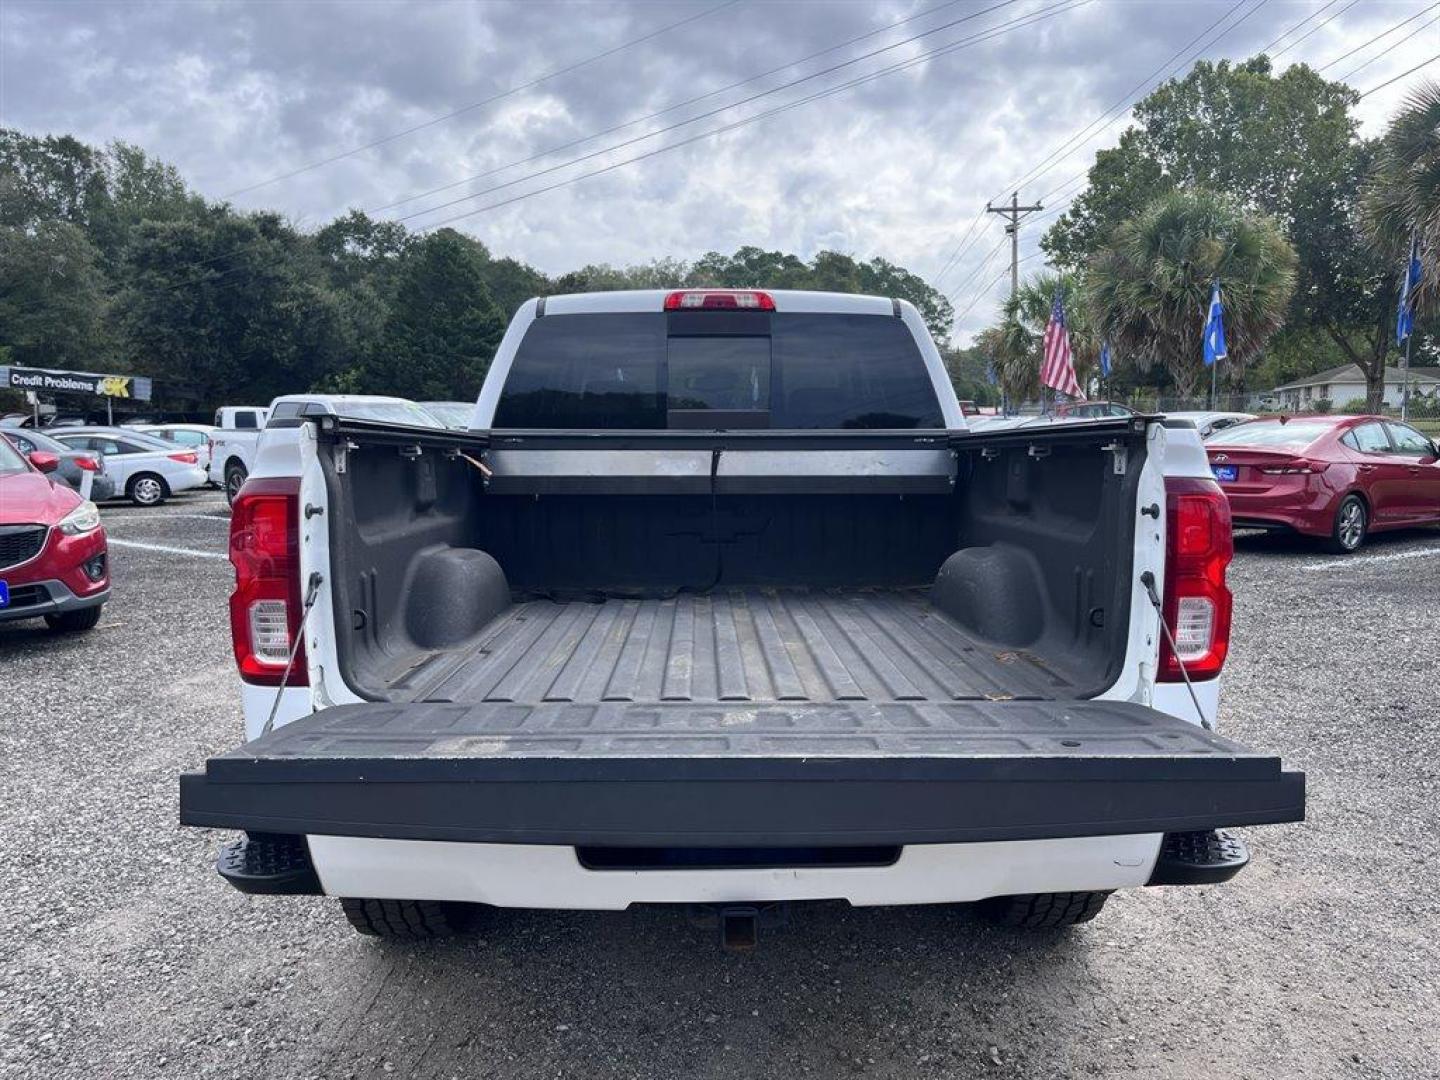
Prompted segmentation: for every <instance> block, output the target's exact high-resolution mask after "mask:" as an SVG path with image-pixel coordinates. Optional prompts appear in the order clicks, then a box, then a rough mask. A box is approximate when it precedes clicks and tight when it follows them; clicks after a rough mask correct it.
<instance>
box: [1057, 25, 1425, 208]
mask: <svg viewBox="0 0 1440 1080" xmlns="http://www.w3.org/2000/svg"><path fill="white" fill-rule="evenodd" d="M1336 2H1337V0H1330V3H1327V4H1326V5H1324V7H1321V8H1320V9H1319V11H1315V12H1312V13H1311V14H1309V15H1307V16H1306V17H1305V18H1303V19H1301V20H1300V21H1299V22H1297V23H1295V24H1294V25H1293V26H1291V27H1290V28H1289V29H1287V30H1285V31H1284V33H1282V34H1281V35H1280V36H1279V37H1278V38H1276V39H1275V41H1272V42H1271V43H1270V45H1267V46H1266V47H1265V49H1261V50H1260V51H1261V52H1265V51H1266V50H1268V49H1269V48H1270V47H1271V46H1273V45H1275V44H1276V42H1279V41H1283V40H1284V39H1285V38H1287V37H1289V36H1290V35H1291V34H1293V33H1294V32H1295V31H1296V30H1298V29H1300V27H1302V26H1304V25H1305V24H1306V23H1307V22H1309V21H1310V20H1311V19H1313V18H1315V16H1317V15H1319V14H1321V13H1323V12H1324V11H1325V9H1326V8H1328V7H1331V6H1332V5H1333V4H1334V3H1336ZM1264 3H1265V0H1261V2H1260V3H1259V4H1257V5H1256V6H1255V7H1253V8H1251V9H1250V10H1249V11H1248V12H1246V13H1245V14H1244V15H1243V16H1242V17H1241V18H1240V19H1238V20H1236V22H1235V23H1234V24H1232V25H1231V26H1229V27H1228V28H1226V29H1225V30H1223V31H1221V33H1220V34H1219V35H1216V37H1215V38H1213V39H1211V41H1209V42H1206V43H1205V44H1204V45H1202V46H1200V48H1199V49H1197V50H1195V51H1194V52H1192V53H1191V54H1190V55H1189V56H1188V57H1186V59H1185V60H1184V61H1182V62H1181V63H1180V64H1177V65H1175V67H1173V68H1171V74H1173V73H1174V72H1175V71H1176V70H1178V69H1179V68H1181V67H1183V66H1184V65H1185V64H1188V63H1191V62H1193V61H1194V59H1195V58H1196V56H1198V55H1199V54H1200V53H1201V52H1203V51H1204V50H1205V49H1206V48H1208V47H1209V46H1210V45H1211V44H1213V43H1214V42H1215V41H1218V40H1219V38H1220V37H1221V36H1223V35H1224V34H1228V33H1229V32H1230V31H1232V30H1234V29H1236V28H1238V27H1239V26H1240V24H1241V23H1243V22H1245V21H1246V20H1247V19H1249V18H1250V17H1251V16H1252V15H1254V14H1255V13H1256V12H1257V11H1259V10H1260V8H1261V7H1263V6H1264ZM1237 6H1238V5H1237ZM1437 6H1440V5H1437ZM1233 12H1234V8H1232V9H1231V10H1230V11H1227V12H1226V13H1225V14H1224V15H1222V16H1221V17H1220V19H1219V20H1217V23H1218V22H1223V21H1224V20H1225V19H1227V18H1228V17H1229V16H1230V15H1231V14H1233ZM1215 25H1216V23H1212V24H1211V27H1212V28H1213V27H1214V26H1215ZM1208 32H1209V31H1208V29H1207V30H1206V31H1205V33H1208ZM1201 36H1202V37H1203V36H1204V33H1202V34H1201ZM1193 41H1194V39H1192V43H1193ZM1181 52H1184V49H1182V50H1181ZM1175 55H1177V56H1178V55H1179V53H1177V54H1175ZM1171 59H1172V60H1173V59H1174V57H1173V56H1172V57H1171ZM1167 62H1168V61H1167ZM1152 75H1153V73H1152ZM1147 82H1148V80H1147ZM1114 111H1115V109H1114V108H1113V107H1112V108H1111V109H1109V110H1107V111H1106V113H1105V114H1101V115H1102V118H1103V116H1105V115H1107V114H1108V113H1110V112H1114ZM1115 119H1118V115H1117V116H1116V117H1115ZM1090 168H1091V166H1089V165H1087V166H1085V168H1083V169H1081V170H1080V171H1079V172H1078V173H1076V174H1075V175H1074V176H1072V177H1071V178H1070V179H1069V180H1066V181H1064V182H1063V183H1061V184H1057V185H1056V186H1055V187H1053V188H1051V189H1050V190H1049V191H1048V192H1046V193H1045V194H1044V195H1042V196H1040V201H1041V202H1046V201H1048V200H1049V199H1050V197H1051V196H1052V195H1054V194H1055V193H1056V192H1058V191H1061V190H1063V189H1064V188H1066V187H1069V186H1070V185H1071V184H1073V183H1074V182H1075V181H1077V180H1081V179H1084V178H1085V177H1086V176H1088V175H1089V173H1090ZM1041 175H1043V173H1042V174H1041Z"/></svg>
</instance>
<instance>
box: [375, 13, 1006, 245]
mask: <svg viewBox="0 0 1440 1080" xmlns="http://www.w3.org/2000/svg"><path fill="white" fill-rule="evenodd" d="M1017 3H1019V0H1000V2H999V3H996V4H992V5H991V6H990V7H987V8H982V9H981V10H979V11H974V12H971V13H970V14H969V15H962V16H961V17H960V18H958V19H952V20H951V21H950V22H947V23H942V24H940V25H939V26H936V27H934V28H932V29H930V30H924V31H922V32H920V33H918V34H915V35H913V36H911V37H908V38H902V39H901V40H899V41H896V42H894V43H892V44H890V45H884V46H882V47H881V48H878V49H872V50H871V51H870V52H868V53H861V54H860V55H859V56H853V57H851V58H850V59H849V60H844V61H841V62H840V63H838V64H832V65H831V66H830V67H827V68H821V69H820V70H819V71H816V72H813V73H812V74H810V75H805V76H802V77H801V78H798V79H791V80H790V81H789V82H784V83H781V84H780V85H778V86H772V87H771V88H770V89H769V90H762V91H760V92H759V93H756V94H751V95H750V96H749V97H746V98H741V99H740V100H739V101H732V102H730V103H729V104H728V105H720V106H717V107H716V108H713V109H710V110H708V111H706V112H702V113H697V114H696V115H694V116H691V117H688V118H686V119H684V120H677V121H676V122H675V123H673V124H667V125H666V126H665V127H661V128H656V129H655V130H654V131H649V132H646V133H645V134H644V135H636V136H634V137H633V138H629V139H625V140H624V141H622V142H618V143H612V144H611V145H609V146H605V147H602V148H601V149H599V150H592V151H590V152H589V153H587V154H581V155H580V156H579V157H573V158H570V159H569V160H568V161H562V162H559V163H558V164H555V165H549V166H546V167H545V168H543V169H537V170H535V171H534V172H531V173H529V174H527V175H525V176H521V177H517V178H516V179H514V180H507V181H505V182H504V183H503V184H493V185H491V186H490V187H487V188H483V189H482V190H480V191H472V192H471V193H470V194H468V195H461V196H460V197H459V198H455V199H450V200H448V201H447V202H442V203H436V204H435V205H434V206H428V207H426V208H425V209H423V210H412V211H411V212H410V213H408V214H401V215H399V216H398V217H394V218H391V219H390V220H391V221H410V220H411V219H413V218H417V217H424V216H425V215H427V214H433V213H435V212H437V211H439V210H445V209H447V208H449V207H451V206H458V205H459V204H460V203H463V202H469V201H470V200H472V199H478V198H480V197H481V196H483V195H490V194H493V193H494V192H496V191H503V190H504V189H505V188H509V187H514V186H515V185H517V184H523V183H525V182H526V181H527V180H536V179H539V178H540V177H542V176H548V175H549V174H550V173H553V172H558V171H559V170H561V169H568V168H569V167H570V166H572V165H578V164H580V163H581V162H582V161H592V160H594V159H595V158H597V157H603V156H604V155H606V154H610V153H614V152H615V151H616V150H623V149H625V147H627V146H634V145H635V144H636V143H642V142H645V141H647V140H649V139H653V138H655V137H656V136H659V135H665V134H667V133H669V132H671V131H675V130H677V129H679V128H682V127H688V126H689V125H691V124H695V123H698V122H699V121H701V120H708V119H710V118H711V117H714V116H718V115H720V114H721V113H726V112H729V111H730V110H731V109H737V108H739V107H740V106H742V105H748V104H750V103H752V102H755V101H759V100H760V99H761V98H767V97H770V96H771V95H772V94H778V93H780V92H781V91H782V90H789V89H791V88H792V87H795V86H799V85H800V84H801V83H806V82H811V81H812V80H814V79H819V78H822V77H823V76H825V75H832V74H834V73H835V72H837V71H841V70H843V69H844V68H847V67H853V66H854V65H856V64H858V63H861V62H862V61H865V60H870V59H873V58H874V57H876V56H879V55H881V54H882V53H887V52H892V51H893V50H895V49H898V48H901V47H902V46H905V45H912V44H914V43H915V42H917V41H919V40H921V39H922V38H925V37H929V36H930V35H931V34H938V33H940V32H941V31H944V30H951V29H953V28H955V27H956V26H959V25H960V24H961V23H967V22H971V21H973V20H975V19H978V18H980V17H982V16H984V15H989V14H991V13H992V12H995V11H999V10H1000V9H1001V8H1005V7H1011V6H1013V5H1015V4H1017ZM1000 25H1001V26H1004V25H1006V24H1003V23H1002V24H1000ZM991 29H992V30H993V29H996V27H992V28H991ZM942 47H943V46H942ZM760 115H764V114H760Z"/></svg>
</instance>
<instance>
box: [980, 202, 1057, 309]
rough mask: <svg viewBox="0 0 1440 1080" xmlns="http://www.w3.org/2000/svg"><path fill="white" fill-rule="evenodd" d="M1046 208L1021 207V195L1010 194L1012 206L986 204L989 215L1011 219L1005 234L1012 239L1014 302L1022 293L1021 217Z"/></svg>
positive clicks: (1011, 282) (1011, 284)
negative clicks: (1001, 215) (1017, 295)
mask: <svg viewBox="0 0 1440 1080" xmlns="http://www.w3.org/2000/svg"><path fill="white" fill-rule="evenodd" d="M1044 209H1045V207H1043V206H1041V205H1040V204H1039V203H1036V204H1035V205H1034V206H1021V205H1020V193H1019V192H1018V191H1014V192H1011V193H1010V205H1009V206H1006V205H1005V204H1004V203H1001V204H1000V205H999V206H991V205H990V204H989V203H988V202H987V203H986V204H985V212H986V213H987V214H1003V215H1004V216H1005V217H1007V218H1009V219H1010V221H1009V223H1008V224H1007V225H1006V226H1005V232H1006V234H1007V235H1008V236H1009V237H1010V298H1011V299H1012V300H1013V299H1014V298H1015V296H1016V294H1018V293H1019V292H1020V220H1021V218H1020V215H1021V214H1033V213H1034V212H1035V211H1036V210H1044Z"/></svg>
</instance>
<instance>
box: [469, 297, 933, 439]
mask: <svg viewBox="0 0 1440 1080" xmlns="http://www.w3.org/2000/svg"><path fill="white" fill-rule="evenodd" d="M943 426H944V421H943V419H942V416H941V412H940V403H939V399H938V397H937V396H936V393H935V388H934V385H933V384H932V383H931V380H930V374H929V371H928V370H927V368H926V366H925V360H924V357H923V356H922V355H921V353H920V348H919V345H918V344H917V343H916V341H915V338H914V336H913V335H912V334H911V333H910V330H909V328H908V327H907V326H906V325H905V324H904V322H903V321H901V320H900V319H897V318H895V317H893V316H885V315H853V314H843V315H842V314H809V313H800V312H794V313H773V314H772V313H768V312H764V313H761V312H723V313H721V312H670V313H663V312H624V313H600V314H580V315H547V316H544V317H543V318H540V319H537V320H535V322H533V323H532V324H531V325H530V328H529V330H528V331H527V332H526V334H525V337H524V339H523V340H522V341H521V342H520V347H519V349H518V350H517V351H516V354H515V358H514V360H513V362H512V364H511V368H510V373H509V376H508V377H507V378H506V380H505V385H504V387H503V389H502V390H501V393H500V399H499V402H498V404H497V406H496V410H495V420H494V427H496V428H538V429H547V428H548V429H566V428H588V429H599V430H666V429H671V430H675V429H682V430H683V429H690V430H695V429H704V430H728V429H736V428H769V429H779V430H824V429H842V430H843V429H864V428H870V429H885V428H890V429H904V428H939V427H943Z"/></svg>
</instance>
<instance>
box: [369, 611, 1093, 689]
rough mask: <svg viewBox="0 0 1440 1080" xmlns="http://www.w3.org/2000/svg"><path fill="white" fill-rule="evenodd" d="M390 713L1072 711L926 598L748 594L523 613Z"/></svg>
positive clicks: (426, 669)
mask: <svg viewBox="0 0 1440 1080" xmlns="http://www.w3.org/2000/svg"><path fill="white" fill-rule="evenodd" d="M390 691H391V693H390V695H389V697H390V698H391V699H392V700H402V701H456V702H483V701H514V702H530V703H537V704H538V703H540V702H547V701H557V702H563V701H575V702H592V703H599V702H606V701H656V702H661V701H663V702H671V701H674V702H721V701H756V702H760V701H787V702H789V701H793V702H828V701H877V702H879V701H951V700H996V699H1008V698H1058V697H1074V696H1075V688H1074V687H1073V686H1072V685H1071V683H1070V682H1069V681H1068V680H1067V679H1066V678H1065V677H1064V676H1063V675H1062V674H1061V673H1059V672H1057V671H1055V670H1054V669H1052V668H1050V667H1048V666H1047V665H1046V664H1045V663H1044V662H1043V661H1042V660H1040V659H1039V657H1037V656H1035V655H1034V654H1033V653H1031V652H1029V651H1028V650H1025V649H1008V648H1005V647H1003V646H996V645H986V644H984V643H982V642H980V641H978V640H976V639H975V638H974V637H973V636H972V635H970V634H968V633H967V632H966V631H965V629H964V628H963V627H962V626H961V625H960V624H959V623H958V622H956V621H955V620H954V619H952V618H950V617H948V616H947V615H945V614H944V613H943V612H942V611H940V610H939V609H938V608H936V607H935V606H934V605H932V604H931V603H930V602H929V600H928V590H923V589H863V590H861V589H851V590H809V589H781V590H775V589H766V590H760V589H745V590H739V589H736V590H718V591H716V592H714V593H708V594H700V595H695V594H690V593H681V594H680V595H677V596H671V597H667V598H663V599H646V600H623V599H613V598H612V599H608V600H605V601H604V602H603V603H595V602H587V601H577V600H568V601H561V602H556V601H552V600H531V601H527V602H525V603H520V604H516V605H514V606H512V607H511V608H509V609H508V610H507V611H506V612H505V613H504V614H502V615H501V616H500V617H499V618H497V619H496V620H495V621H494V622H493V623H492V624H491V625H490V626H488V627H487V628H486V629H485V631H484V632H482V633H481V634H480V635H479V637H478V639H477V641H476V643H475V644H474V645H473V646H472V647H470V648H468V649H464V650H459V651H455V652H447V653H440V654H436V655H434V656H433V657H431V658H430V659H428V660H427V661H426V662H424V663H423V664H421V665H417V666H415V667H412V668H411V669H410V670H409V671H407V672H405V673H404V674H402V675H401V676H399V677H397V678H396V679H394V680H393V681H392V682H391V684H390Z"/></svg>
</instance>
